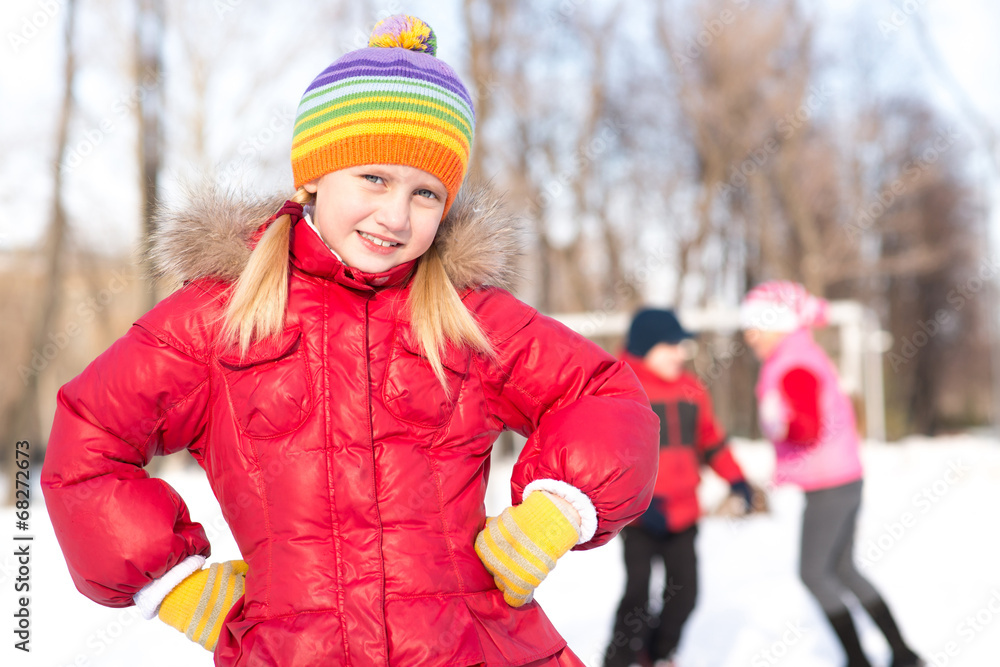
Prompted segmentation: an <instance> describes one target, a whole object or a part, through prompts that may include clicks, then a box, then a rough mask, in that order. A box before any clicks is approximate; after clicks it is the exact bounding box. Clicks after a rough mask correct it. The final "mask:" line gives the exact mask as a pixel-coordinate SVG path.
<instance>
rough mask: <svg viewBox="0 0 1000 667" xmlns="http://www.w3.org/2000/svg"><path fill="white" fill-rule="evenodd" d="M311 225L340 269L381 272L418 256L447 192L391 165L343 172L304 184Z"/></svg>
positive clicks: (432, 180)
mask: <svg viewBox="0 0 1000 667" xmlns="http://www.w3.org/2000/svg"><path fill="white" fill-rule="evenodd" d="M304 187H305V189H306V190H307V191H309V192H312V193H315V194H316V212H315V215H314V220H313V222H314V223H315V224H316V228H317V229H318V230H319V233H320V236H322V237H323V241H324V242H326V244H327V245H328V246H330V248H331V249H333V251H334V252H336V253H337V254H338V255H339V256H340V258H341V259H342V260H343V261H344V264H346V265H347V266H350V267H352V268H355V269H358V270H359V271H363V272H365V273H382V272H383V271H388V270H389V269H391V268H393V267H395V266H399V265H400V264H403V263H404V262H408V261H410V260H413V259H416V258H417V257H420V256H421V255H423V254H424V253H425V252H426V251H427V249H428V248H430V247H431V243H432V242H433V241H434V236H435V235H436V234H437V230H438V225H440V224H441V217H442V216H443V215H444V204H445V201H446V200H447V198H448V190H447V189H446V188H445V187H444V184H443V183H442V182H441V181H440V180H439V179H438V178H437V177H436V176H433V175H432V174H429V173H427V172H426V171H423V170H422V169H417V168H416V167H408V166H403V165H396V164H376V165H364V166H360V167H349V168H347V169H341V170H339V171H333V172H330V173H329V174H324V175H323V176H321V177H320V178H318V179H316V180H315V181H312V182H311V183H306V184H305V186H304Z"/></svg>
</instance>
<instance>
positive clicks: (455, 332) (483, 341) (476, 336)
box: [409, 245, 494, 389]
mask: <svg viewBox="0 0 1000 667" xmlns="http://www.w3.org/2000/svg"><path fill="white" fill-rule="evenodd" d="M409 306H410V319H411V322H412V326H413V330H414V333H415V334H416V337H417V341H418V342H419V344H420V347H421V349H422V350H423V352H424V354H425V355H426V356H427V361H428V362H430V365H431V369H433V371H434V375H436V376H437V378H438V380H439V381H440V382H441V385H442V386H443V387H445V389H447V387H448V385H447V384H446V382H445V376H444V366H442V364H441V349H442V348H443V347H444V346H445V345H446V344H448V343H449V342H450V343H451V344H453V345H456V346H459V347H469V348H471V349H472V350H473V351H475V352H479V353H482V354H485V355H487V356H493V354H494V352H493V346H492V345H491V344H490V341H489V339H488V338H487V337H486V335H485V334H484V333H483V330H482V329H481V328H480V327H479V323H478V322H476V319H475V318H474V317H473V316H472V313H470V312H469V309H468V308H466V307H465V304H464V303H462V299H461V298H459V296H458V292H457V291H456V290H455V286H454V285H453V284H452V282H451V279H450V278H448V273H447V272H446V271H445V269H444V263H443V262H442V261H441V255H440V253H439V252H438V249H437V246H436V245H432V246H431V247H430V248H429V249H428V250H427V252H425V253H424V254H423V256H421V258H420V261H419V262H417V270H416V273H415V274H414V276H413V286H412V287H411V289H410V297H409Z"/></svg>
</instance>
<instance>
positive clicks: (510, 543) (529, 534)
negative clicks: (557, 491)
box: [476, 491, 580, 607]
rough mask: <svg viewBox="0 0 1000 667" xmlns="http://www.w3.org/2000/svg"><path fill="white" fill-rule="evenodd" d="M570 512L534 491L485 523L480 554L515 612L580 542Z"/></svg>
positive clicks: (575, 520)
mask: <svg viewBox="0 0 1000 667" xmlns="http://www.w3.org/2000/svg"><path fill="white" fill-rule="evenodd" d="M574 514H575V512H574V510H573V508H572V506H571V505H570V504H569V503H568V502H566V501H563V500H561V499H555V500H554V499H552V498H550V497H549V496H547V495H546V494H545V493H543V492H541V491H533V492H532V493H530V494H529V495H528V497H527V498H525V499H524V502H522V503H521V504H520V505H517V506H516V507H508V508H507V509H505V510H504V511H503V512H501V513H500V516H497V517H490V518H488V519H487V520H486V527H485V528H484V529H483V530H482V532H480V533H479V535H478V536H477V537H476V554H477V555H478V556H479V559H480V560H481V561H483V565H485V566H486V569H487V570H489V571H490V574H492V575H493V579H494V581H496V584H497V588H499V589H500V590H501V591H503V598H504V600H506V602H507V604H509V605H510V606H511V607H520V606H521V605H523V604H525V603H527V602H529V601H531V597H532V595H533V593H534V591H535V587H536V586H538V585H539V584H540V583H542V580H543V579H545V577H546V576H547V575H548V573H549V572H551V571H552V569H553V568H554V567H555V566H556V560H558V559H559V558H560V557H561V556H562V555H563V554H565V553H566V552H567V551H569V550H570V549H572V548H573V547H574V546H575V545H576V544H577V542H579V540H580V521H579V519H578V518H577V517H576V516H574Z"/></svg>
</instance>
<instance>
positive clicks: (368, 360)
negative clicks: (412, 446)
mask: <svg viewBox="0 0 1000 667" xmlns="http://www.w3.org/2000/svg"><path fill="white" fill-rule="evenodd" d="M374 298H375V292H371V293H370V294H369V295H368V298H367V299H366V300H365V375H366V379H367V382H368V386H367V387H365V394H366V395H367V397H368V445H369V452H370V454H371V466H372V498H373V499H374V502H375V516H376V518H377V520H378V559H379V571H380V574H381V576H380V578H379V583H380V586H381V589H382V590H381V595H380V599H379V611H380V612H381V614H382V624H381V628H380V629H381V631H382V647H383V651H384V653H385V664H386V665H387V666H388V664H389V637H388V635H387V634H386V627H385V560H384V557H383V553H382V513H381V512H380V511H379V506H378V485H377V483H376V474H375V423H374V418H373V416H372V391H373V390H372V355H371V303H372V299H374Z"/></svg>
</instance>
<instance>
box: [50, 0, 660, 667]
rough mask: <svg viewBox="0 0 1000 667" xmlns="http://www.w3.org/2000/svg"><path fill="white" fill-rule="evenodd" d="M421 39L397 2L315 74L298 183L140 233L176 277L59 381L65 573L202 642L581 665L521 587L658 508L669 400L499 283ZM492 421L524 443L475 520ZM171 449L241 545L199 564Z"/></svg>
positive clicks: (465, 147) (394, 658)
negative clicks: (489, 511)
mask: <svg viewBox="0 0 1000 667" xmlns="http://www.w3.org/2000/svg"><path fill="white" fill-rule="evenodd" d="M434 51H435V37H434V33H433V32H432V31H431V30H430V28H429V27H428V26H427V25H426V24H424V23H423V22H421V21H420V20H419V19H415V18H412V17H404V16H396V17H391V18H389V19H386V20H385V21H383V22H382V23H380V24H379V25H378V26H376V28H375V31H374V33H373V35H372V38H371V42H370V45H369V47H368V48H364V49H360V50H358V51H354V52H351V53H348V54H347V55H345V56H344V57H342V58H340V59H339V60H337V61H336V62H334V63H333V64H331V65H330V66H329V67H328V68H327V69H326V70H324V71H323V72H322V73H321V74H320V75H319V76H318V77H317V78H316V80H315V81H313V83H312V84H311V85H310V86H309V88H308V89H307V90H306V92H305V95H304V96H303V98H302V100H301V103H300V106H299V112H298V118H297V121H296V124H295V134H294V139H293V145H292V171H293V174H294V177H295V187H296V188H297V191H296V193H295V195H294V196H293V197H292V198H291V199H290V200H289V201H286V202H284V204H281V203H280V201H279V202H273V203H266V202H265V203H260V202H257V203H253V204H245V203H242V204H241V203H237V202H233V201H224V200H219V199H210V200H206V201H201V202H197V203H195V204H194V205H193V207H192V208H191V209H190V210H188V211H186V212H185V213H183V214H181V215H179V216H174V218H173V219H172V220H170V221H169V222H168V223H167V224H165V225H164V227H163V230H162V231H161V233H160V234H159V237H158V239H157V241H156V243H157V248H156V255H157V256H158V257H159V259H160V261H161V262H162V263H164V264H165V265H166V266H167V267H169V268H170V269H171V271H173V272H174V273H175V274H177V275H179V276H180V277H181V278H182V279H183V280H184V287H183V288H181V289H180V290H179V291H177V292H175V293H174V294H173V295H171V296H170V297H168V298H167V299H165V300H164V301H163V302H161V303H160V304H159V305H158V306H156V307H155V308H154V309H153V310H152V311H150V312H149V313H147V314H146V315H144V316H143V317H142V318H140V319H139V321H138V322H136V324H135V325H134V326H133V327H132V329H131V330H130V331H129V332H128V333H127V334H126V335H125V336H124V337H123V338H121V339H120V340H118V341H117V342H116V343H115V344H114V345H113V346H112V347H111V348H110V349H109V350H108V351H107V352H105V353H104V354H102V355H101V356H100V357H98V358H97V359H96V360H95V361H94V362H93V363H92V364H91V365H90V366H89V367H88V368H87V369H86V370H85V371H84V372H83V373H82V374H81V375H80V376H79V377H77V378H75V379H74V380H72V381H71V382H69V383H68V384H67V385H66V386H65V387H63V388H62V390H61V391H60V393H59V400H58V410H57V413H56V417H55V423H54V425H53V428H52V434H51V438H50V441H49V449H48V456H47V460H46V463H45V467H44V470H43V481H42V484H43V488H44V490H45V495H46V500H47V503H48V510H49V512H50V514H51V517H52V522H53V525H54V526H55V529H56V533H57V535H58V538H59V541H60V544H61V545H62V548H63V552H64V554H65V556H66V560H67V563H68V564H69V569H70V572H71V574H72V576H73V579H74V581H75V582H76V585H77V587H78V588H79V589H80V590H81V591H82V592H83V593H84V594H85V595H88V596H89V597H91V598H92V599H94V600H95V601H97V602H100V603H102V604H105V605H109V606H118V607H122V606H128V605H131V604H138V605H139V607H140V608H141V609H142V610H143V611H144V613H145V614H146V615H147V616H149V617H152V616H153V615H155V614H157V613H158V614H159V616H160V618H161V619H163V620H164V621H166V622H168V623H170V624H171V625H174V626H175V627H177V628H178V629H180V630H182V631H184V632H185V633H187V635H188V637H189V638H191V639H193V640H195V641H199V642H200V643H202V644H204V645H205V646H206V647H207V648H212V647H213V646H214V652H215V663H216V664H217V665H226V666H229V665H282V666H300V665H426V666H433V665H482V664H486V665H492V664H502V665H528V664H530V665H578V664H581V663H580V662H579V661H578V660H577V659H576V657H575V656H574V655H573V654H572V653H571V652H570V650H569V649H568V648H566V642H565V640H563V639H562V638H561V637H560V636H559V634H558V633H557V632H556V631H555V629H554V628H553V627H552V625H551V623H549V621H548V620H547V619H546V617H545V614H544V613H543V612H542V610H541V609H540V608H539V606H538V605H537V603H535V602H534V601H533V600H532V592H533V590H534V587H535V586H537V585H538V584H539V583H540V582H541V580H542V579H543V578H544V577H545V576H546V574H547V573H548V571H550V570H551V569H552V567H554V566H555V561H556V560H557V559H558V558H559V557H560V556H561V555H562V554H563V553H565V552H566V551H567V550H569V549H570V548H578V549H588V548H592V547H595V546H599V545H601V544H603V543H605V542H607V541H608V540H609V539H611V537H613V536H614V535H615V534H616V533H617V532H618V531H619V530H620V528H621V527H622V526H623V525H625V524H626V523H628V522H629V521H630V520H632V519H633V518H635V517H636V516H638V515H639V514H640V513H641V512H642V511H643V510H644V509H645V507H646V505H647V504H648V503H649V498H650V494H651V491H652V485H653V476H654V471H655V454H656V433H657V419H656V416H655V415H654V414H653V413H652V411H651V410H650V408H649V403H648V401H647V399H646V398H645V396H644V394H643V393H642V388H641V387H640V385H639V384H638V382H637V381H636V379H635V376H634V375H633V374H632V372H631V371H630V370H628V368H627V367H626V366H625V365H623V364H621V363H617V362H616V361H615V360H614V359H612V358H610V357H609V356H608V355H606V354H605V353H604V352H602V351H601V350H600V349H599V348H597V347H596V346H595V345H593V344H591V343H589V342H587V341H586V340H584V339H582V338H580V337H579V336H577V335H575V334H573V333H572V332H570V331H569V330H567V329H565V328H564V327H562V326H560V325H559V324H557V323H556V322H554V321H553V320H551V319H549V318H547V317H544V316H542V315H539V314H538V313H536V312H535V311H534V310H533V309H531V308H529V307H528V306H526V305H525V304H523V303H521V302H519V301H517V300H516V299H514V298H513V297H512V296H511V295H510V294H509V293H508V292H507V291H505V290H504V289H502V288H501V287H498V285H503V284H506V280H507V278H508V276H509V271H510V268H509V262H510V260H511V248H512V231H511V220H510V219H509V218H508V217H507V216H506V215H505V214H504V213H503V212H502V211H501V209H500V206H499V204H498V202H497V200H496V199H495V198H494V197H493V196H492V195H491V194H489V193H486V192H484V191H474V192H471V193H469V192H466V193H463V194H464V196H462V197H459V196H458V191H459V186H460V184H461V183H462V181H463V179H464V176H465V171H466V166H467V164H468V157H469V151H470V149H471V145H472V137H473V126H474V115H473V109H472V103H471V100H470V97H469V95H468V92H467V90H466V89H465V87H464V86H463V85H462V83H461V81H460V80H459V78H458V77H457V76H456V74H455V72H454V71H453V70H452V69H451V68H450V67H448V66H447V65H446V64H445V63H443V62H441V61H440V60H438V59H437V58H436V57H435V55H434ZM279 209H280V210H279ZM275 210H277V214H274V215H272V213H273V212H274V211H275ZM268 216H270V217H268ZM251 247H252V252H251V250H250V248H251ZM503 429H513V430H515V431H517V432H519V433H521V434H523V435H525V436H527V437H528V441H527V444H526V445H525V447H524V450H523V452H522V454H521V455H520V457H519V459H518V461H517V464H516V466H515V469H514V472H513V479H512V482H511V487H512V488H511V492H512V502H513V503H514V505H515V506H514V507H512V508H508V509H506V510H504V512H503V513H501V515H500V516H499V517H497V518H491V519H490V520H489V521H488V522H487V520H486V517H485V514H484V505H483V498H484V493H485V489H486V483H487V477H488V472H489V463H490V449H491V443H492V442H493V440H494V439H495V438H496V436H497V435H498V434H499V433H500V431H502V430H503ZM185 448H186V449H188V451H190V452H191V453H192V455H193V456H194V457H195V459H196V460H197V461H198V462H199V464H201V466H202V467H203V468H204V469H205V471H206V473H207V475H208V479H209V482H210V484H211V486H212V489H213V491H214V493H215V496H216V497H217V498H218V500H219V503H220V505H221V506H222V511H223V514H224V516H225V518H226V520H227V522H228V524H229V526H230V528H231V529H232V531H233V535H234V536H235V538H236V541H237V543H238V545H239V548H240V551H241V553H242V556H243V559H244V560H243V561H236V562H230V563H226V564H216V565H214V566H212V567H211V568H208V569H203V568H202V566H203V564H204V561H205V557H206V556H208V555H209V544H208V542H207V540H206V537H205V532H204V530H202V528H201V526H199V525H198V524H197V523H194V522H192V521H191V519H190V517H189V516H188V511H187V508H186V506H185V505H184V502H183V501H182V500H181V498H180V497H178V495H177V493H176V492H175V491H174V490H173V489H172V488H170V486H168V485H167V484H165V483H164V482H163V481H161V480H158V479H150V478H149V477H148V476H147V474H146V473H145V471H144V470H143V467H144V466H145V465H146V464H147V463H148V462H149V460H150V458H151V457H153V456H154V455H157V454H169V453H171V452H175V451H178V450H181V449H185ZM244 587H245V588H244ZM216 642H217V643H216Z"/></svg>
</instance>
